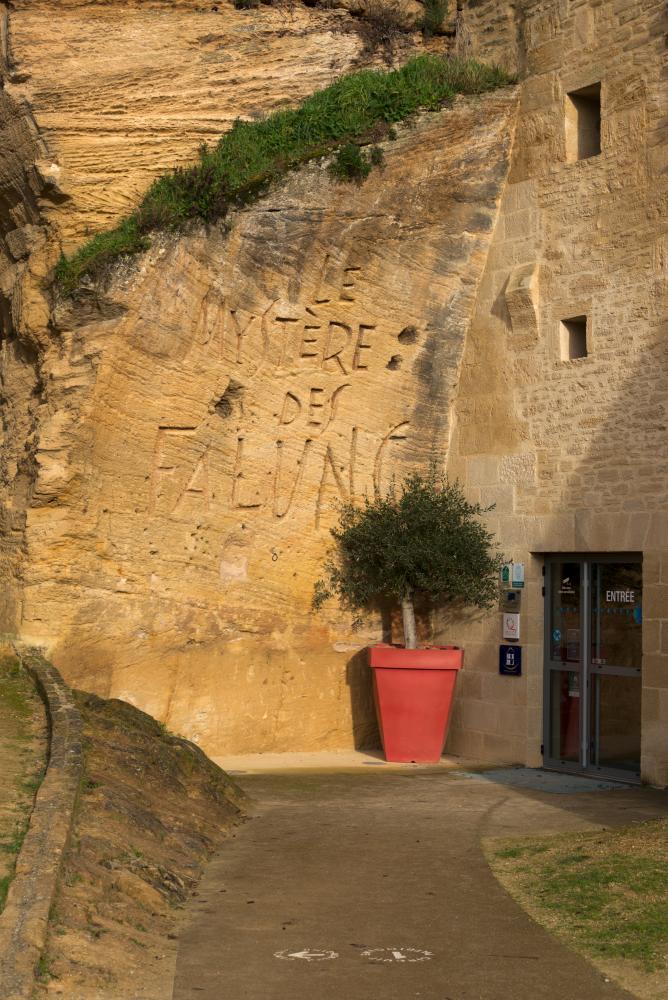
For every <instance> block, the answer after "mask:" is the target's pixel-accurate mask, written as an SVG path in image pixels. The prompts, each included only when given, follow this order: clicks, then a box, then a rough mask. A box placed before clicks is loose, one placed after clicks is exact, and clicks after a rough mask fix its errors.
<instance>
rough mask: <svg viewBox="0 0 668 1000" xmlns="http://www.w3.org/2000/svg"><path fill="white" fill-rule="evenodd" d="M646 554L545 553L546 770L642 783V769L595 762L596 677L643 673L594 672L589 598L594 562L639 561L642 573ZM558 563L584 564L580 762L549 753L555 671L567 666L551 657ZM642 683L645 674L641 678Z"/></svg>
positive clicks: (616, 669) (631, 670) (612, 669)
mask: <svg viewBox="0 0 668 1000" xmlns="http://www.w3.org/2000/svg"><path fill="white" fill-rule="evenodd" d="M642 561H643V560H642V553H640V552H603V553H592V552H554V553H550V554H549V555H547V554H546V555H545V556H544V563H543V574H544V580H545V586H544V588H543V593H544V597H543V615H544V625H545V627H544V637H543V747H542V749H543V766H544V767H545V769H546V770H551V771H562V772H566V773H569V774H582V775H589V776H594V775H596V776H599V777H605V778H609V779H611V780H614V781H623V782H625V783H626V784H640V769H638V771H637V772H636V771H624V770H622V769H621V768H611V767H600V766H598V765H594V764H592V762H591V752H590V750H591V745H592V734H591V721H590V711H589V710H590V703H591V696H592V676H595V675H596V674H598V675H599V676H601V675H606V674H609V675H611V676H612V675H620V676H625V677H627V676H634V675H635V674H637V673H639V669H638V670H637V671H636V670H635V669H634V668H630V667H609V668H608V669H607V670H605V669H603V670H595V671H594V672H592V664H591V662H590V660H591V601H590V599H589V593H590V585H591V567H592V563H605V562H609V563H614V562H628V563H637V564H638V565H639V566H640V569H641V573H642ZM557 562H577V563H579V564H580V580H581V585H580V662H581V678H580V739H579V747H580V762H579V763H578V764H575V763H574V762H573V761H567V760H564V761H562V760H559V759H558V758H553V757H550V756H549V746H550V707H551V705H550V699H551V697H552V685H551V680H552V674H553V673H554V672H559V673H564V672H568V671H567V670H566V671H565V670H564V667H556V666H552V660H551V656H550V651H551V641H550V640H551V634H550V629H551V621H550V613H551V608H552V574H551V573H549V572H548V567H549V566H550V565H552V564H553V563H557ZM639 680H640V683H641V684H642V674H640V677H639Z"/></svg>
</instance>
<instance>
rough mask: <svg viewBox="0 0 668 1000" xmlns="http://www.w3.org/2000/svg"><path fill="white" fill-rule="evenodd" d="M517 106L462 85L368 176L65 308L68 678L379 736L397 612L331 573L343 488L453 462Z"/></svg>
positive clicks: (314, 734)
mask: <svg viewBox="0 0 668 1000" xmlns="http://www.w3.org/2000/svg"><path fill="white" fill-rule="evenodd" d="M514 114H515V93H514V91H513V90H512V89H508V90H505V91H501V92H498V93H496V94H493V95H487V96H485V97H481V98H469V99H458V100H457V101H456V102H455V104H454V106H453V107H452V108H450V109H447V110H444V111H442V112H438V113H433V114H426V115H423V116H422V117H421V118H420V119H419V121H417V122H415V123H413V124H412V125H411V126H409V127H405V128H402V129H401V130H400V131H399V135H398V138H397V139H396V140H395V141H392V142H388V143H386V146H385V154H386V162H385V165H384V166H383V167H382V168H380V169H376V170H375V171H374V172H373V173H372V175H371V176H370V177H369V179H368V180H367V181H366V182H365V183H364V184H362V185H361V186H357V185H355V184H342V183H339V182H335V181H334V180H332V179H331V177H330V175H329V173H328V171H327V168H326V164H325V163H321V164H313V165H311V166H309V167H308V168H306V169H304V170H303V171H301V172H300V173H299V174H295V175H292V176H291V177H290V178H289V179H288V180H287V181H286V182H285V184H284V185H283V186H280V187H277V188H276V189H274V190H273V191H272V192H271V193H270V194H269V195H268V196H267V197H266V198H265V199H264V200H262V201H261V202H259V203H258V204H256V205H255V206H253V207H251V208H249V209H247V210H244V211H242V212H240V213H238V214H237V215H236V217H234V218H233V219H232V220H230V225H229V226H228V227H227V228H225V229H224V228H223V227H213V228H212V229H210V230H209V231H206V232H205V231H197V232H195V233H193V234H190V235H188V236H186V237H182V238H174V237H170V238H169V239H166V238H165V239H163V240H159V239H158V240H156V242H155V244H154V246H153V248H152V250H151V251H150V252H149V253H148V254H147V255H145V257H144V258H143V259H141V261H140V262H139V264H138V266H137V267H136V268H134V269H132V268H131V269H130V270H125V271H120V272H118V273H117V274H116V276H115V277H114V278H113V279H112V281H111V284H110V285H109V286H108V287H107V288H106V289H104V290H101V291H100V293H99V297H98V298H97V299H96V297H95V296H92V297H89V299H87V300H86V301H85V302H83V303H79V304H78V305H75V306H73V307H69V306H68V307H67V308H65V307H62V308H61V310H60V312H59V313H58V314H57V325H58V337H57V340H58V348H57V349H56V348H55V346H54V348H53V349H52V351H51V352H46V353H45V356H44V359H43V366H44V371H45V372H46V373H47V379H48V386H49V388H48V394H47V395H48V404H47V405H45V407H44V412H43V414H42V417H41V421H40V446H39V450H38V451H37V455H36V468H37V472H36V477H35V482H34V486H33V494H32V503H31V507H30V510H29V513H28V525H27V530H26V546H27V558H26V562H25V570H24V588H23V595H22V596H23V609H22V631H23V633H24V635H25V636H26V637H29V638H31V639H33V640H35V641H37V642H40V643H43V644H46V645H47V646H48V647H49V648H50V650H51V652H52V654H53V656H54V659H55V661H56V663H57V664H58V665H59V666H60V667H61V668H62V669H63V671H64V673H65V675H66V676H67V678H68V679H69V680H70V681H71V682H72V683H74V684H76V685H79V686H81V687H85V688H88V689H92V690H96V691H99V692H101V693H103V694H105V695H113V696H117V697H120V698H124V699H126V700H129V701H132V702H134V703H136V704H138V705H140V706H141V707H142V708H144V709H146V710H147V711H149V712H151V713H152V714H154V715H155V716H157V717H159V718H161V719H163V720H165V722H166V723H167V725H168V726H169V727H170V728H173V729H174V730H177V731H179V732H182V733H184V734H186V735H188V736H190V737H191V738H194V739H196V740H198V741H199V742H201V743H202V744H203V745H204V746H205V747H206V749H207V750H208V751H209V752H211V753H214V754H216V753H218V754H221V753H225V752H244V751H259V750H275V749H287V748H302V749H309V748H316V747H319V746H327V747H329V748H333V747H346V746H350V745H352V743H353V742H357V743H358V744H359V743H362V742H364V741H368V740H370V739H373V735H374V729H373V727H374V723H373V721H372V718H373V716H372V711H371V704H370V695H369V692H368V688H367V683H368V682H367V680H366V679H365V678H366V673H365V671H364V670H363V654H361V653H360V652H359V650H360V649H361V648H362V647H363V646H365V645H366V643H367V642H368V641H371V640H375V639H379V638H380V637H381V630H380V623H379V622H377V621H376V620H375V619H373V618H371V619H369V621H368V622H367V624H366V626H365V627H364V629H363V630H362V631H361V632H353V631H351V626H350V622H349V619H348V618H347V617H346V616H344V615H342V614H341V613H340V612H339V611H338V609H336V608H332V609H330V610H329V611H328V612H326V613H325V614H318V615H315V614H314V613H313V612H312V611H311V609H310V600H311V595H312V590H313V584H314V581H315V580H316V578H317V577H318V575H319V573H320V571H321V567H322V563H323V559H324V556H325V553H326V550H327V547H328V542H329V528H330V527H331V526H332V524H333V523H334V522H335V520H336V507H337V504H338V502H339V501H340V500H342V499H348V498H354V499H356V500H360V499H361V498H362V497H363V496H365V495H372V494H373V492H374V491H375V490H379V489H380V490H382V489H385V488H386V487H387V485H388V483H389V482H390V480H391V478H392V476H397V477H398V478H401V477H403V476H404V475H405V474H406V473H407V472H408V471H410V470H413V469H416V468H420V469H424V468H426V467H427V466H428V465H429V463H430V462H431V461H432V460H434V461H436V462H437V463H438V464H439V465H441V466H442V465H443V462H444V458H445V455H446V453H447V447H448V437H449V434H450V423H449V409H450V403H451V400H452V397H453V393H454V391H455V387H456V383H457V378H458V369H459V364H460V359H461V353H462V346H463V339H464V335H465V330H466V327H467V325H468V322H469V319H470V315H471V311H472V308H473V303H474V299H475V294H476V288H477V282H478V280H479V277H480V275H481V272H482V269H483V266H484V263H485V259H486V253H487V248H488V246H489V242H490V239H491V236H492V233H493V230H494V225H495V220H496V214H497V209H498V203H499V199H500V194H501V191H502V189H503V186H504V182H505V178H506V173H507V168H508V157H509V150H510V145H511V139H512V132H513V122H514ZM348 688H349V691H348Z"/></svg>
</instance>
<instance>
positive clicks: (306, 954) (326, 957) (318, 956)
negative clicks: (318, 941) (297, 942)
mask: <svg viewBox="0 0 668 1000" xmlns="http://www.w3.org/2000/svg"><path fill="white" fill-rule="evenodd" d="M338 957H339V956H338V953H337V952H336V951H327V950H326V949H321V950H318V949H317V948H304V949H303V950H302V951H290V949H289V948H286V949H285V950H284V951H276V952H274V958H283V959H285V961H286V962H296V961H297V960H298V959H302V960H303V961H304V962H328V961H330V959H332V958H338Z"/></svg>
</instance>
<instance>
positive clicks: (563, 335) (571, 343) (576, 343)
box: [559, 316, 588, 361]
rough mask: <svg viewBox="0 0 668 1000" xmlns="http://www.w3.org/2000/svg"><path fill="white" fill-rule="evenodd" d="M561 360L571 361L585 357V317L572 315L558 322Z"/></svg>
mask: <svg viewBox="0 0 668 1000" xmlns="http://www.w3.org/2000/svg"><path fill="white" fill-rule="evenodd" d="M559 335H560V341H561V345H560V346H561V360H562V361H573V360H575V358H586V357H587V353H588V352H587V317H586V316H573V317H571V319H562V321H561V323H560V324H559Z"/></svg>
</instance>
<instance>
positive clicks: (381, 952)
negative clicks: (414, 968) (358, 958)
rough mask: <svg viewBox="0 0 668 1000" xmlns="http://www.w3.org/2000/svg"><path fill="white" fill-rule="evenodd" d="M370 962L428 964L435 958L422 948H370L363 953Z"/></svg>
mask: <svg viewBox="0 0 668 1000" xmlns="http://www.w3.org/2000/svg"><path fill="white" fill-rule="evenodd" d="M362 957H363V958H368V959H369V961H370V962H400V963H401V962H428V961H429V959H430V958H433V957H434V956H433V953H432V952H431V951H424V950H423V949H422V948H369V949H367V951H363V952H362Z"/></svg>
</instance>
